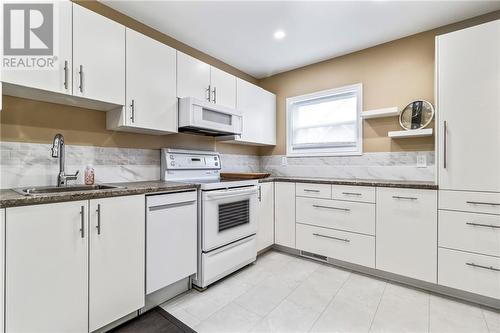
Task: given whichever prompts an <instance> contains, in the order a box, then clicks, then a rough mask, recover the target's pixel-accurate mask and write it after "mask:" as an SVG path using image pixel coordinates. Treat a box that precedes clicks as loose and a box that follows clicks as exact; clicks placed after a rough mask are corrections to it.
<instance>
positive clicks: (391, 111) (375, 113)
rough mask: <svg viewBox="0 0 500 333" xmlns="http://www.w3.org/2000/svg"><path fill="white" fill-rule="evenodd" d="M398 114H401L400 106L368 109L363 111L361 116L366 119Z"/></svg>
mask: <svg viewBox="0 0 500 333" xmlns="http://www.w3.org/2000/svg"><path fill="white" fill-rule="evenodd" d="M397 115H399V108H398V107H397V106H395V107H392V108H383V109H376V110H368V111H364V112H362V113H361V117H363V118H364V119H373V118H384V117H394V116H397Z"/></svg>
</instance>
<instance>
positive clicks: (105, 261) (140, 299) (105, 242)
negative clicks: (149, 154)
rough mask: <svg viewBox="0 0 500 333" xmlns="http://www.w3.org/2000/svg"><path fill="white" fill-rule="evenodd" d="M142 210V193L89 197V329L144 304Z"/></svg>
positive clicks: (115, 318) (95, 328)
mask: <svg viewBox="0 0 500 333" xmlns="http://www.w3.org/2000/svg"><path fill="white" fill-rule="evenodd" d="M144 211H145V198H144V195H135V196H125V197H115V198H105V199H98V200H90V211H89V217H90V223H89V231H88V232H89V237H90V252H89V253H90V258H89V262H90V275H89V276H90V281H89V286H90V289H89V310H90V313H89V323H90V327H89V331H90V332H92V331H95V330H97V329H99V328H101V327H103V326H105V325H107V324H109V323H111V322H113V321H115V320H117V319H119V318H121V317H123V316H126V315H128V314H129V313H131V312H133V311H135V310H138V309H139V308H141V307H143V306H144V288H145V277H144V274H145V246H146V245H145V229H146V226H145V216H144Z"/></svg>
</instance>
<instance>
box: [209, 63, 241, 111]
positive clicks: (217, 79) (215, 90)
mask: <svg viewBox="0 0 500 333" xmlns="http://www.w3.org/2000/svg"><path fill="white" fill-rule="evenodd" d="M210 84H211V89H212V93H211V94H212V97H211V99H212V102H213V103H215V104H219V105H223V106H227V107H228V108H232V109H235V108H236V77H235V76H234V75H231V74H229V73H226V72H224V71H221V70H220V69H218V68H215V67H210Z"/></svg>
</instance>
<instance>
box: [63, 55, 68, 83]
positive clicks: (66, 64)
mask: <svg viewBox="0 0 500 333" xmlns="http://www.w3.org/2000/svg"><path fill="white" fill-rule="evenodd" d="M64 89H66V90H68V60H65V61H64Z"/></svg>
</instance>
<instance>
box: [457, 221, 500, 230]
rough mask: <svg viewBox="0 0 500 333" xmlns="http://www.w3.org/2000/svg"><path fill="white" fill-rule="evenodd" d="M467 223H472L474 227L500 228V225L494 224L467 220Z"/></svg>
mask: <svg viewBox="0 0 500 333" xmlns="http://www.w3.org/2000/svg"><path fill="white" fill-rule="evenodd" d="M465 224H468V225H472V226H474V227H485V228H493V229H500V226H499V225H494V224H482V223H474V222H466V223H465Z"/></svg>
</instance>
